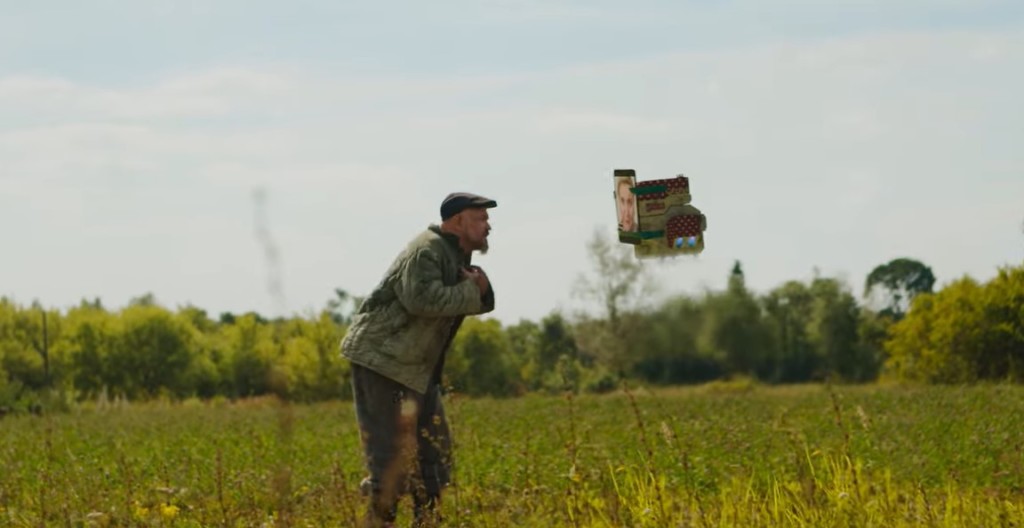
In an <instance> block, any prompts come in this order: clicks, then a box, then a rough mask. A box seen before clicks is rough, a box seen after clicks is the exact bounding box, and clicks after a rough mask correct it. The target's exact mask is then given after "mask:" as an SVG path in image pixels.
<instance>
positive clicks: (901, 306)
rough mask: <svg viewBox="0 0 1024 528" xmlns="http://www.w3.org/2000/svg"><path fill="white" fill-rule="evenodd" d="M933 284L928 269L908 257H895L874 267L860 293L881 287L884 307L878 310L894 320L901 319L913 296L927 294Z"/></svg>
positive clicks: (867, 292) (865, 294)
mask: <svg viewBox="0 0 1024 528" xmlns="http://www.w3.org/2000/svg"><path fill="white" fill-rule="evenodd" d="M934 285H935V275H934V274H933V273H932V269H931V268H930V267H928V266H926V265H924V264H923V263H922V262H920V261H918V260H914V259H910V258H897V259H893V260H891V261H889V262H887V263H885V264H881V265H879V266H876V267H875V268H874V269H873V270H871V273H869V274H868V276H867V279H866V280H865V281H864V296H865V297H869V296H871V294H872V293H873V292H875V291H877V290H883V292H882V293H883V295H884V296H885V304H886V307H885V308H884V309H883V310H882V313H883V314H885V315H888V316H890V317H892V318H894V319H896V320H899V319H902V318H903V317H904V316H905V315H906V313H907V310H908V309H909V307H910V306H911V304H912V303H913V301H914V297H916V296H918V295H920V294H922V293H931V292H932V287H933V286H934Z"/></svg>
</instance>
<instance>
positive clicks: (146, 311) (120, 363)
mask: <svg viewBox="0 0 1024 528" xmlns="http://www.w3.org/2000/svg"><path fill="white" fill-rule="evenodd" d="M120 319H121V327H120V335H119V336H118V341H117V346H116V347H115V348H114V350H113V351H112V353H110V354H109V356H108V357H109V362H108V366H109V369H108V371H109V372H110V374H111V377H112V381H113V385H114V386H115V387H117V388H119V389H121V390H123V391H124V393H125V394H126V395H127V396H128V397H130V398H134V397H144V398H145V397H153V396H157V395H158V394H160V393H161V392H167V393H169V394H173V395H177V396H182V395H185V394H187V393H188V392H189V389H190V388H189V387H186V386H185V383H184V382H185V380H186V377H185V373H186V371H187V369H188V367H189V365H190V364H191V362H192V354H193V351H194V350H195V340H196V330H195V328H194V327H193V326H192V325H191V324H190V323H189V322H187V321H186V320H183V319H182V318H179V317H176V316H175V314H173V313H171V312H170V311H168V310H167V309H165V308H163V307H161V306H158V305H154V304H149V303H135V304H132V305H130V306H128V307H127V308H125V309H124V310H122V311H121V312H120Z"/></svg>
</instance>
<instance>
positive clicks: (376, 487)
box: [352, 364, 451, 526]
mask: <svg viewBox="0 0 1024 528" xmlns="http://www.w3.org/2000/svg"><path fill="white" fill-rule="evenodd" d="M352 390H353V395H354V399H355V408H356V418H357V420H358V422H359V430H360V435H361V440H362V446H363V455H364V457H365V461H366V466H367V470H368V471H369V473H370V475H369V477H368V479H367V480H368V482H366V487H367V488H368V490H367V491H368V495H369V496H370V508H369V515H368V517H372V518H373V520H374V521H377V522H378V523H379V525H380V526H387V524H386V523H390V522H393V521H394V519H395V517H396V513H397V507H398V502H399V500H400V499H401V497H402V496H403V495H406V494H411V495H412V497H413V505H414V517H415V522H416V523H419V524H424V525H431V523H432V522H433V523H436V522H439V520H440V519H439V518H438V513H439V512H438V509H437V506H438V501H439V500H440V496H441V491H442V490H443V489H444V487H445V486H447V485H448V484H449V483H450V481H451V436H450V432H449V429H448V420H447V418H446V417H445V414H444V406H443V404H442V401H441V391H440V387H439V386H438V385H437V384H431V385H430V386H429V387H428V389H427V392H426V393H425V394H420V393H419V392H417V391H414V390H412V389H410V388H408V387H406V386H404V385H402V384H400V383H398V382H396V381H394V380H392V379H390V378H387V377H385V376H382V375H380V374H378V373H376V372H374V371H372V370H370V369H367V368H365V367H362V366H360V365H355V364H353V365H352ZM369 525H370V526H374V525H378V524H373V523H370V524H369Z"/></svg>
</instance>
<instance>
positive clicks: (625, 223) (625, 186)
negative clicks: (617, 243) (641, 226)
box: [618, 181, 636, 231]
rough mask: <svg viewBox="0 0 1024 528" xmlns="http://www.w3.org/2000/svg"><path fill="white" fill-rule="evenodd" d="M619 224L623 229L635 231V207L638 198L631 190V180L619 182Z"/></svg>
mask: <svg viewBox="0 0 1024 528" xmlns="http://www.w3.org/2000/svg"><path fill="white" fill-rule="evenodd" d="M618 200H619V225H620V226H622V230H623V231H633V230H634V229H635V228H636V226H634V225H633V209H634V208H635V207H636V201H635V200H636V198H635V197H634V196H633V193H631V192H629V182H627V181H621V182H619V195H618Z"/></svg>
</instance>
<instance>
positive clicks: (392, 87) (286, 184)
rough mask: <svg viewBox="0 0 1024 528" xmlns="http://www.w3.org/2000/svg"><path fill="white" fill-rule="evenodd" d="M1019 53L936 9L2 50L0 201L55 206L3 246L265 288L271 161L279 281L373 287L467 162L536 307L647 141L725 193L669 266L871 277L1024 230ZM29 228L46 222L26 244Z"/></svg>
mask: <svg viewBox="0 0 1024 528" xmlns="http://www.w3.org/2000/svg"><path fill="white" fill-rule="evenodd" d="M1022 59H1024V38H1022V36H1021V35H1020V34H1005V35H999V34H971V33H947V34H923V33H922V34H899V35H882V36H871V37H859V38H845V39H833V40H831V41H826V42H820V43H817V44H814V45H808V44H806V43H783V44H777V45H772V46H763V47H759V48H753V49H743V50H738V49H734V50H730V51H708V52H693V53H676V54H670V55H666V56H660V57H652V58H648V59H644V60H634V61H619V62H608V63H598V64H589V65H584V66H578V67H573V68H568V69H563V70H557V71H547V72H535V73H529V74H521V75H498V76H485V77H479V78H475V77H469V78H466V77H459V76H451V77H445V76H438V77H433V78H420V77H415V76H405V77H397V76H396V77H387V76H381V77H355V78H353V77H351V76H345V75H332V74H329V73H326V72H324V71H310V70H301V69H298V68H284V67H273V68H267V69H266V70H260V69H239V68H224V69H217V70H212V71H205V72H198V73H195V74H190V75H180V76H177V77H172V78H168V79H165V80H163V81H160V82H157V83H155V84H153V85H151V86H141V87H140V86H134V87H125V86H119V85H114V84H81V83H76V82H72V81H70V80H66V79H59V78H45V77H38V76H26V75H11V76H6V77H0V115H4V116H11V119H5V120H4V122H3V123H0V222H2V223H4V225H12V224H18V223H20V222H24V219H25V218H42V219H44V220H42V221H37V222H35V224H33V225H32V226H30V227H28V228H27V229H30V230H31V232H30V233H29V234H31V235H32V236H29V235H28V234H25V233H20V234H19V233H18V232H14V231H10V230H5V234H2V235H0V247H4V248H5V249H6V248H10V250H11V251H12V252H14V253H17V254H25V255H33V257H32V258H31V259H29V260H25V261H24V262H21V263H19V262H11V261H8V262H6V263H4V266H6V268H5V273H7V276H10V277H12V283H15V284H19V288H21V289H20V290H18V291H17V292H13V293H16V294H18V295H19V297H34V296H40V297H42V298H44V299H50V301H49V302H52V303H63V304H67V303H71V302H74V301H75V300H76V299H77V298H78V297H80V296H81V295H101V296H104V297H111V298H112V299H115V300H112V301H111V302H117V301H116V299H121V300H127V298H129V297H130V296H132V295H137V294H139V293H142V291H144V290H145V289H158V288H164V289H162V290H159V291H157V294H158V295H157V296H158V298H166V299H177V298H181V299H185V298H188V299H191V300H193V302H196V303H197V304H200V305H205V306H209V308H210V309H211V310H214V311H219V310H224V309H233V310H243V309H252V308H255V309H260V310H269V309H270V308H269V307H270V306H271V305H270V300H269V296H268V295H267V294H265V293H263V282H264V277H263V273H264V268H263V264H262V260H261V259H262V256H261V253H260V248H259V247H258V245H257V243H256V241H255V238H254V237H253V234H252V233H253V229H252V216H253V211H252V201H251V192H252V190H253V189H254V188H255V187H257V186H265V187H266V188H267V189H268V190H269V191H270V201H269V203H268V206H269V214H270V218H271V222H272V225H271V232H272V233H273V234H274V236H275V238H276V240H277V241H278V242H279V243H280V246H281V248H282V252H283V254H284V264H285V273H286V276H285V279H284V284H285V288H286V290H287V293H288V298H289V306H290V307H292V308H298V307H299V306H304V305H317V306H319V305H320V304H321V302H322V300H325V296H327V294H328V293H330V291H331V288H333V287H336V286H338V287H345V288H347V289H349V290H351V291H353V292H356V293H365V291H367V290H368V289H369V288H370V287H371V286H372V284H374V283H375V282H376V280H377V279H378V278H379V275H380V273H381V272H382V271H383V267H384V266H386V265H387V263H389V262H390V259H391V258H392V257H393V255H394V253H395V252H396V251H397V250H398V249H399V248H400V247H401V245H402V244H404V242H405V239H406V238H407V237H408V236H411V235H412V234H413V233H414V232H415V230H417V229H420V228H422V227H423V226H425V225H426V223H427V222H429V221H432V220H433V219H434V218H433V215H434V214H435V212H436V208H437V203H438V202H439V201H440V198H441V197H442V196H443V195H444V194H446V193H447V192H448V191H450V190H454V189H468V190H477V192H485V193H491V194H493V195H495V197H496V198H498V201H499V204H500V206H499V209H498V210H496V211H495V212H494V214H493V219H494V224H495V240H494V247H495V250H494V251H493V252H492V253H491V254H489V255H487V256H484V257H481V259H480V260H481V262H483V263H485V265H486V266H487V267H488V270H489V273H490V275H491V276H492V278H493V279H495V281H496V289H498V287H499V286H500V289H498V291H501V292H503V293H502V300H501V301H500V303H499V306H500V307H499V311H498V313H497V314H496V315H498V316H499V317H508V318H512V319H515V318H518V317H519V316H527V317H537V316H539V315H541V314H543V313H545V312H546V311H547V310H549V309H551V308H553V307H555V306H557V305H559V304H560V303H562V302H564V301H565V299H566V298H567V296H568V292H569V285H570V284H571V283H572V280H573V279H574V277H575V275H576V274H577V273H578V272H581V271H584V270H586V269H588V267H589V264H588V263H587V262H586V260H585V255H584V250H583V247H584V243H585V240H586V239H587V238H588V237H589V236H590V233H591V230H592V227H593V226H594V225H595V224H604V225H608V226H610V225H612V222H613V221H614V220H613V219H614V215H613V213H612V202H611V200H610V198H609V196H610V184H609V181H610V177H611V171H612V170H613V169H615V168H630V167H632V168H636V169H637V170H638V173H639V175H640V177H641V179H648V178H658V177H665V176H671V175H674V174H677V173H679V172H683V173H686V174H688V175H690V176H691V178H692V182H693V185H694V193H695V194H694V196H695V202H694V203H695V205H697V206H698V207H700V208H701V209H702V210H704V211H705V212H706V213H707V214H708V216H709V232H708V237H709V238H708V240H709V242H708V250H707V252H706V253H705V254H704V255H702V256H701V257H700V258H697V259H684V260H679V261H675V262H672V263H666V265H665V266H662V268H664V276H665V281H664V284H665V286H666V288H668V289H669V290H673V291H675V290H683V289H689V290H693V289H694V288H696V287H698V286H699V285H701V284H708V285H711V286H716V287H717V286H720V285H721V284H723V281H724V277H725V275H726V273H727V272H728V268H729V266H730V265H731V261H732V260H733V259H734V258H739V259H741V260H743V261H744V263H745V265H746V266H745V267H746V269H747V272H748V278H749V281H750V283H751V284H752V285H753V286H754V287H756V288H759V289H766V288H769V287H772V286H774V285H776V284H778V283H780V282H781V281H783V280H786V279H790V278H799V277H803V276H805V275H807V274H808V273H809V272H810V269H811V268H812V267H813V266H815V265H818V266H821V267H822V268H823V270H824V271H825V272H826V273H846V274H848V275H849V276H850V277H851V281H854V282H859V279H858V277H861V276H863V275H864V274H865V273H866V272H867V271H868V270H869V269H870V267H871V266H873V265H875V264H877V263H880V262H882V261H884V260H888V259H889V258H892V257H894V256H896V253H903V252H906V253H910V254H912V255H918V256H921V257H922V258H925V259H926V260H931V261H933V262H929V263H930V264H933V265H934V267H935V268H936V272H937V273H938V274H939V275H940V276H942V275H948V274H953V273H959V272H961V271H963V272H969V273H972V274H977V275H984V274H986V273H988V272H989V270H994V266H995V265H997V264H998V263H1000V262H1001V261H1002V260H1004V259H1005V258H1007V255H1011V256H1012V255H1014V254H1016V255H1018V256H1019V255H1020V251H1019V249H1016V250H1006V249H1002V248H1005V247H1007V246H1006V244H1007V241H1010V242H1011V243H1012V240H1011V239H1010V238H1009V237H1010V235H1007V234H993V233H994V232H995V231H994V230H996V229H997V227H998V226H999V225H1001V224H1002V223H1003V222H1004V221H1005V223H1006V224H1007V225H1008V226H1009V227H1008V230H1009V231H1008V233H1009V232H1012V231H1013V230H1014V229H1017V228H1018V227H1019V223H1020V217H1021V216H1022V214H1024V212H1022V211H1021V210H1020V206H1019V205H1018V203H1017V201H1014V199H1013V198H1009V197H1018V196H1022V195H1024V183H1022V180H1021V179H1019V178H1018V179H1016V180H1014V179H1012V174H1013V171H1018V172H1019V169H1020V167H1021V166H1022V165H1024V160H1022V154H1021V152H1020V150H1019V148H1017V146H1019V144H1020V143H1021V141H1022V140H1024V137H1022V136H1021V134H1022V131H1021V130H1020V127H1019V123H1020V120H1021V117H1022V116H1021V114H1020V111H1019V110H1017V106H1018V105H1017V104H1016V99H1017V98H1018V94H1019V93H1022V92H1024V74H1021V73H1020V72H1019V68H1016V67H1015V65H1017V64H1019V63H1021V62H1022ZM994 179H999V180H1000V181H1002V182H1003V183H1001V184H999V185H996V184H993V183H991V181H993V180H994ZM1007 180H1009V181H1007ZM985 182H988V183H985ZM1015 193H1016V194H1015ZM1018 201H1019V200H1018ZM537 210H539V211H540V213H537V212H536V211H537ZM954 210H955V211H956V214H952V213H951V211H954ZM964 233H968V234H967V235H966V236H965V235H964ZM999 233H1002V232H999ZM41 239H45V240H49V241H51V242H52V247H53V249H45V248H44V249H40V250H36V251H34V252H33V251H30V250H29V249H28V248H29V247H30V245H31V244H36V243H37V241H38V240H41ZM31 247H35V246H31ZM1013 247H1015V248H1019V247H1020V244H1017V245H1016V246H1013ZM70 248H73V249H70ZM69 251H72V254H74V255H75V266H71V267H68V266H66V265H65V264H64V263H66V262H67V255H68V254H69V253H68V252H69ZM1013 251H1016V253H1013ZM57 263H61V264H57ZM111 269H116V270H117V272H116V273H111V272H110V270H111Z"/></svg>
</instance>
